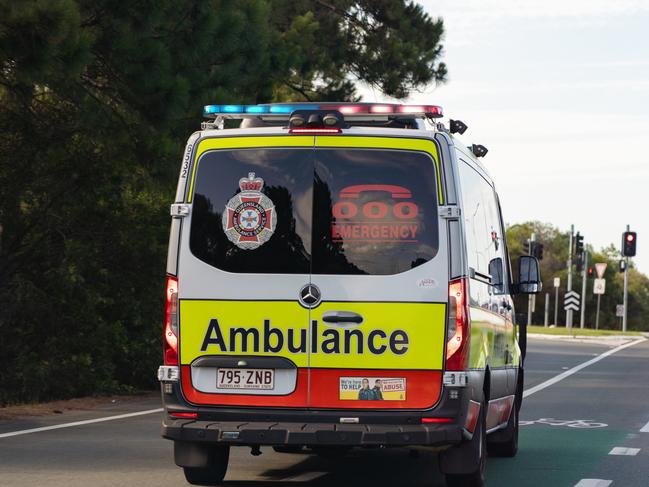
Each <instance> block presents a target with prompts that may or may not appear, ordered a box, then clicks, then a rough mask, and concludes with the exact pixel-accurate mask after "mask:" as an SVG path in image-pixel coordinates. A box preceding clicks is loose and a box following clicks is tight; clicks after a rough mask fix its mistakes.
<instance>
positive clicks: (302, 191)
mask: <svg viewBox="0 0 649 487" xmlns="http://www.w3.org/2000/svg"><path fill="white" fill-rule="evenodd" d="M250 173H254V178H261V179H263V187H262V188H261V193H262V194H263V195H264V196H265V197H266V198H267V199H264V200H260V197H261V196H260V195H258V193H255V194H257V195H258V197H257V198H249V199H248V200H252V206H250V207H249V210H250V211H248V210H246V211H245V212H243V213H241V212H240V213H237V215H236V216H237V218H232V217H230V219H229V221H230V223H229V225H230V227H232V225H233V224H237V225H240V226H239V227H237V228H238V234H241V235H244V236H245V235H248V237H246V238H248V239H249V241H248V242H240V243H239V244H235V243H233V242H232V241H231V240H230V239H229V238H228V234H226V230H227V226H228V223H227V222H228V215H230V216H231V215H232V213H230V214H228V209H227V208H226V206H227V205H228V203H229V202H230V200H231V198H233V197H235V196H236V195H238V194H239V193H241V189H240V187H239V183H240V179H241V178H247V177H248V176H249V175H250ZM255 184H256V183H255ZM312 188H313V150H312V149H247V150H221V151H210V152H208V153H206V154H204V155H203V156H202V157H201V158H200V160H199V163H198V168H197V174H196V181H195V188H194V196H193V209H192V224H191V233H190V248H191V251H192V253H193V254H194V255H195V256H196V257H197V258H199V259H201V260H202V261H204V262H206V263H208V264H210V265H212V266H214V267H218V268H219V269H222V270H225V271H229V272H253V273H257V272H259V273H285V274H308V273H309V271H310V268H309V267H310V253H311V250H310V249H311V216H312V215H311V213H312ZM252 189H253V191H254V190H256V189H257V188H256V186H254V187H252ZM240 204H241V200H237V201H236V202H235V204H234V205H233V204H231V207H232V206H234V207H237V206H240ZM270 205H273V206H274V208H273V209H272V210H267V208H268V207H271V206H270ZM272 212H275V214H274V215H273V214H272ZM224 213H225V218H224ZM246 218H248V219H254V221H253V220H251V221H252V223H251V224H250V225H251V228H253V229H257V230H259V228H260V226H259V224H258V221H259V220H258V219H260V218H262V219H264V225H265V226H266V227H268V228H270V225H271V222H272V219H273V218H275V220H274V222H275V228H274V232H262V233H260V234H259V236H257V235H255V234H254V232H246V228H245V226H246V223H245V222H246ZM262 226H263V225H262ZM229 234H230V235H231V236H232V235H233V233H232V231H230V233H229ZM269 234H270V235H271V236H270V238H269V239H268V240H267V241H265V242H263V243H262V244H261V245H258V244H257V243H256V242H255V239H256V238H261V239H264V238H267V236H268V235H269ZM235 237H237V235H235ZM246 245H248V248H247V249H246V248H244V247H245V246H246ZM251 247H252V248H251Z"/></svg>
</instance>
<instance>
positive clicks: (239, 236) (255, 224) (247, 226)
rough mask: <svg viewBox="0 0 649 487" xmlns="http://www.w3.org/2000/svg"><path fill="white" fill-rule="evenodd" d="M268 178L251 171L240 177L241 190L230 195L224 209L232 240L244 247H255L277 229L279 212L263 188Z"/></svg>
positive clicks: (224, 229)
mask: <svg viewBox="0 0 649 487" xmlns="http://www.w3.org/2000/svg"><path fill="white" fill-rule="evenodd" d="M263 187H264V180H263V179H262V178H260V177H255V173H254V172H251V173H248V177H247V178H241V179H240V180H239V188H240V189H241V192H240V193H239V194H237V195H235V196H234V197H232V198H231V199H230V201H228V202H227V204H226V205H225V210H224V211H223V231H224V232H225V235H226V236H227V237H228V239H229V240H230V242H232V243H233V244H234V245H236V246H237V247H239V248H240V249H244V250H254V249H256V248H258V247H259V246H261V245H263V244H265V243H266V242H268V240H270V237H272V236H273V233H274V232H275V225H276V224H277V213H276V212H275V205H274V204H273V202H272V201H271V199H270V198H269V197H268V196H266V195H265V194H263V193H262V192H261V189H262V188H263Z"/></svg>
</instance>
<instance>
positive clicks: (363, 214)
mask: <svg viewBox="0 0 649 487" xmlns="http://www.w3.org/2000/svg"><path fill="white" fill-rule="evenodd" d="M436 181H437V180H436V173H435V165H434V162H433V160H432V158H431V157H430V156H429V155H427V154H424V153H420V152H412V151H397V150H369V149H316V150H313V149H245V150H221V151H212V152H208V153H207V154H205V155H203V156H202V157H201V159H200V161H199V165H198V168H197V175H196V182H195V191H194V196H193V201H194V203H193V209H192V222H191V232H190V248H191V251H192V253H193V254H194V255H195V256H196V257H197V258H199V259H201V260H202V261H204V262H206V263H208V264H210V265H212V266H214V267H217V268H219V269H222V270H225V271H228V272H250V273H281V274H308V273H309V272H311V273H314V274H376V275H385V274H397V273H400V272H404V271H407V270H409V269H411V268H413V267H416V266H418V265H421V264H423V263H425V262H427V261H429V260H430V259H432V258H433V257H434V256H435V254H436V253H437V247H438V220H437V204H436V199H437V192H436Z"/></svg>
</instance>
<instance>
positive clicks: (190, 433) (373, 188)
mask: <svg viewBox="0 0 649 487" xmlns="http://www.w3.org/2000/svg"><path fill="white" fill-rule="evenodd" d="M204 116H205V117H206V119H207V120H206V121H205V122H203V124H202V126H201V130H200V131H198V132H196V133H194V134H193V135H192V136H191V137H190V138H189V141H188V143H187V146H186V149H185V152H184V157H183V160H182V165H181V168H180V177H179V180H178V187H177V192H176V196H175V200H174V202H173V204H172V205H171V218H172V219H171V232H170V239H169V253H168V262H167V270H166V272H167V276H166V313H165V324H164V340H163V341H164V365H163V366H161V367H160V368H159V370H158V378H159V380H160V382H161V389H162V400H163V403H164V416H163V425H162V436H163V437H164V438H167V439H170V440H172V441H173V444H174V458H175V463H176V464H177V465H178V466H180V467H182V468H183V470H184V474H185V477H186V479H187V481H188V482H189V483H190V484H194V485H219V484H220V483H221V482H222V481H223V479H224V476H225V474H226V469H227V466H228V460H229V455H230V452H231V450H232V448H235V447H248V448H249V449H250V452H251V453H252V454H253V455H258V454H260V453H261V447H273V448H274V449H275V450H276V451H280V452H291V451H303V452H313V453H316V454H317V453H319V454H323V455H332V454H334V453H339V454H340V453H342V452H346V451H348V450H349V449H351V448H355V447H358V448H377V447H381V448H387V447H414V446H417V447H429V448H432V449H435V450H436V451H439V455H440V460H439V464H440V469H441V471H442V473H443V474H444V475H445V478H446V481H447V484H448V485H449V486H460V485H461V486H465V487H471V486H479V485H482V482H483V479H484V471H485V461H486V458H487V454H489V455H492V456H493V455H496V456H509V457H511V456H514V455H515V454H516V451H517V447H518V411H519V409H520V407H521V401H522V391H523V359H524V355H525V337H526V334H525V327H524V326H521V325H516V324H515V322H514V308H513V302H512V295H513V294H515V293H522V294H531V293H536V292H538V291H539V290H540V287H541V282H540V276H539V266H538V262H537V260H536V259H535V258H534V257H532V256H522V257H521V258H520V259H519V260H518V261H517V262H516V263H515V265H514V266H513V268H514V269H515V270H514V271H512V265H511V263H510V258H509V252H508V247H507V240H506V238H505V226H504V223H503V218H502V213H501V208H500V202H499V199H498V194H497V192H496V190H495V188H494V184H493V181H492V179H491V177H490V176H489V174H488V172H487V170H486V169H485V167H484V166H483V164H482V163H481V162H480V161H479V159H480V158H481V157H483V156H484V155H485V154H486V152H487V150H486V148H485V147H484V146H482V145H477V144H472V145H469V146H467V145H466V144H464V143H462V142H461V141H460V139H459V135H460V134H461V133H463V132H464V131H465V130H466V128H467V127H466V125H465V124H463V123H462V122H461V121H459V120H450V122H448V123H447V124H443V123H441V121H440V120H439V119H440V118H441V117H442V109H441V108H440V107H438V106H433V105H425V106H415V105H400V104H365V103H300V104H282V103H278V104H263V105H208V106H206V107H205V108H204Z"/></svg>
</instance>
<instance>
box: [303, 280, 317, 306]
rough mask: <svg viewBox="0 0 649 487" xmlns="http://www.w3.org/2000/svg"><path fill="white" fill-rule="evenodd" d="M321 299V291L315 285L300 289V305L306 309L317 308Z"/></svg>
mask: <svg viewBox="0 0 649 487" xmlns="http://www.w3.org/2000/svg"><path fill="white" fill-rule="evenodd" d="M321 299H322V295H321V294H320V289H318V286H316V285H315V284H307V285H306V286H304V287H303V288H302V289H300V304H301V305H302V306H304V307H305V308H315V307H316V306H318V305H319V304H320V300H321Z"/></svg>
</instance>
